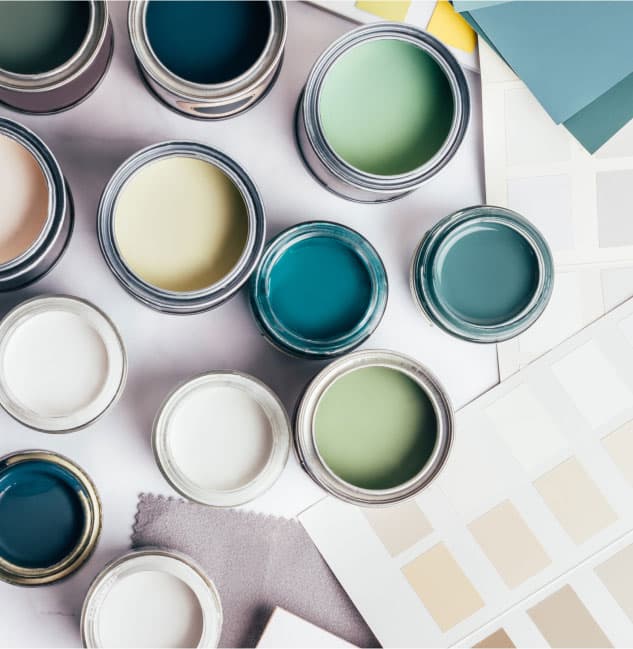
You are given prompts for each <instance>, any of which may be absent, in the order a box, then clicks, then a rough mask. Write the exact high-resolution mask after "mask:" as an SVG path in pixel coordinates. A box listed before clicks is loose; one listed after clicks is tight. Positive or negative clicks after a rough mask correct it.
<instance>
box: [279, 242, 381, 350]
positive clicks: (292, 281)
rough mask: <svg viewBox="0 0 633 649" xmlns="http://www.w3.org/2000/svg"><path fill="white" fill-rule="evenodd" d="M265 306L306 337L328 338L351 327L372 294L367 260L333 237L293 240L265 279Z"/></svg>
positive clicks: (356, 323)
mask: <svg viewBox="0 0 633 649" xmlns="http://www.w3.org/2000/svg"><path fill="white" fill-rule="evenodd" d="M269 287H270V288H269V299H270V306H271V309H272V311H273V313H274V314H275V316H276V317H277V318H278V319H279V321H280V322H281V323H282V324H283V326H284V327H285V328H287V329H289V330H291V331H292V332H294V333H296V334H298V335H299V336H301V337H303V338H306V339H316V340H327V339H332V338H338V337H340V336H343V335H345V334H347V333H349V332H350V331H352V330H353V329H354V328H355V327H356V326H357V325H358V324H359V323H360V322H361V321H362V319H363V317H364V316H365V314H366V313H367V310H368V308H369V305H370V301H371V298H372V280H371V277H370V275H369V272H368V271H367V268H366V264H365V263H364V262H363V260H361V258H360V257H359V256H358V255H357V254H356V253H355V252H354V251H353V250H352V249H351V248H350V247H349V246H348V245H346V244H345V243H343V242H341V241H340V240H338V239H336V238H334V237H323V236H321V237H319V236H314V237H309V238H307V239H300V240H298V241H297V242H295V243H294V244H292V245H291V246H290V247H289V248H288V249H287V250H286V251H285V252H284V253H283V254H282V255H281V256H280V257H279V258H278V259H277V260H276V261H275V264H274V266H273V267H272V269H271V272H270V279H269Z"/></svg>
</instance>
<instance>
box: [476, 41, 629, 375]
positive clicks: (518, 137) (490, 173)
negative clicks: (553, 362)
mask: <svg viewBox="0 0 633 649" xmlns="http://www.w3.org/2000/svg"><path fill="white" fill-rule="evenodd" d="M480 59H481V80H482V103H483V127H484V158H485V179H486V201H487V203H489V204H491V205H500V206H503V207H508V208H510V209H513V210H516V211H517V212H519V213H520V214H523V215H524V216H526V217H527V218H529V219H530V220H532V221H533V222H534V224H535V225H536V226H537V227H538V228H539V229H540V230H541V232H543V234H544V235H545V236H546V237H547V239H548V242H549V244H550V246H551V248H552V252H553V254H554V260H555V264H556V271H557V277H556V285H555V288H554V295H553V297H552V301H551V303H550V305H549V307H548V308H547V309H546V311H545V313H544V315H543V317H542V318H541V319H540V320H539V321H538V322H537V323H536V324H535V325H534V326H533V327H532V328H531V329H530V330H529V331H528V332H527V333H525V334H523V335H521V336H519V337H517V338H515V339H513V340H511V341H508V342H505V343H502V344H500V345H499V346H498V350H499V373H500V375H501V378H502V379H503V378H506V377H508V376H510V375H511V374H513V373H514V372H516V371H517V370H518V369H519V368H521V367H523V366H524V365H526V364H527V363H529V362H530V361H532V360H534V359H535V358H538V357H539V356H540V355H541V354H543V353H544V352H546V351H547V350H548V349H551V348H553V347H554V346H555V345H557V344H558V343H560V342H562V341H563V340H565V338H567V337H568V336H570V335H572V334H573V333H575V332H576V331H578V330H580V329H581V328H582V327H583V326H585V325H587V324H589V323H590V322H592V321H593V320H594V319H595V318H597V317H599V316H600V315H602V314H603V313H605V312H606V311H608V310H609V309H611V308H613V306H615V305H616V304H619V303H620V302H621V301H622V300H624V299H626V298H628V297H630V294H631V293H630V289H629V288H627V287H628V286H630V280H631V277H632V276H633V227H632V226H631V223H630V221H629V219H626V218H622V217H623V214H622V211H621V208H620V207H619V206H620V205H623V204H626V203H627V202H630V199H631V192H632V191H633V190H632V189H631V188H632V187H633V183H632V182H631V181H632V180H633V123H630V124H628V125H627V126H626V127H624V128H623V129H622V130H621V131H620V132H619V133H618V134H617V135H615V136H614V137H613V138H612V139H611V140H610V141H609V142H607V143H606V144H605V145H604V146H603V147H602V148H601V149H600V150H599V151H598V152H596V153H595V154H594V155H593V156H591V155H589V154H588V153H587V152H586V151H585V150H584V149H583V148H582V147H581V146H580V145H579V144H578V143H577V142H576V141H575V140H574V138H573V137H572V136H570V135H569V133H567V131H566V130H565V128H564V127H563V126H560V125H556V124H554V122H553V121H552V120H551V119H550V117H549V116H548V115H547V113H546V112H545V110H544V109H543V108H542V107H541V106H540V105H539V103H538V102H537V101H536V99H535V98H534V97H533V96H532V94H531V93H530V91H529V90H528V89H527V88H526V87H525V85H524V84H523V83H522V82H521V81H520V80H519V79H518V78H517V77H516V76H515V75H514V73H513V72H512V71H511V70H510V69H509V68H508V67H507V66H506V65H505V63H503V61H501V59H500V58H499V57H498V56H497V55H496V54H495V53H494V52H493V51H492V49H491V48H490V47H489V46H488V45H487V44H485V43H483V42H482V43H480Z"/></svg>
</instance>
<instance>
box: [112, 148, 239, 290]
mask: <svg viewBox="0 0 633 649" xmlns="http://www.w3.org/2000/svg"><path fill="white" fill-rule="evenodd" d="M114 234H115V238H116V244H117V247H118V249H119V252H120V254H121V256H122V258H123V260H124V261H125V263H126V264H127V266H128V267H129V268H130V270H132V272H134V273H135V274H136V275H137V276H138V277H140V278H141V279H142V280H144V281H145V282H147V283H148V284H151V285H153V286H156V287H158V288H161V289H165V290H169V291H178V292H182V291H195V290H200V289H203V288H207V287H209V286H211V285H212V284H215V283H216V282H217V281H218V280H220V279H222V278H223V277H225V276H226V275H227V274H228V273H229V272H230V271H231V270H232V269H233V268H234V266H235V264H236V263H237V261H238V259H239V258H240V256H241V255H242V252H243V251H244V247H245V245H246V239H247V234H248V213H247V209H246V205H245V203H244V199H243V198H242V195H241V194H240V191H239V190H238V188H237V187H236V186H235V184H234V183H233V181H232V180H231V179H230V178H228V176H227V175H226V174H225V173H224V172H223V171H222V170H220V169H219V168H218V167H216V166H214V165H212V164H210V163H208V162H205V161H203V160H197V159H195V158H190V157H186V156H173V157H169V158H163V159H161V160H157V161H156V162H152V163H150V164H148V165H146V166H144V167H142V168H141V169H140V170H139V171H137V172H136V173H135V174H134V175H133V176H132V177H131V178H130V179H129V180H128V181H127V182H126V183H125V185H124V186H123V188H122V190H121V193H120V194H119V197H118V199H117V202H116V205H115V209H114Z"/></svg>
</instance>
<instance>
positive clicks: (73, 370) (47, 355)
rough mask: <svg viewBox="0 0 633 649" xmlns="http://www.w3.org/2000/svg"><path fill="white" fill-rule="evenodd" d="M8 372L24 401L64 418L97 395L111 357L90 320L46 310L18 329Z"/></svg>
mask: <svg viewBox="0 0 633 649" xmlns="http://www.w3.org/2000/svg"><path fill="white" fill-rule="evenodd" d="M3 371H4V376H5V380H6V382H7V385H8V386H9V389H10V390H11V392H12V394H13V396H14V397H15V399H16V400H17V401H18V402H19V403H21V404H22V405H23V406H24V407H26V408H28V409H29V410H34V411H35V412H38V413H40V414H41V415H43V416H45V417H60V416H64V415H67V414H69V413H71V412H75V411H77V410H80V409H81V408H85V407H86V406H87V405H88V404H89V403H90V402H91V401H93V400H94V399H95V398H96V397H98V395H99V393H100V392H101V390H102V389H103V386H104V384H105V382H106V380H107V376H108V356H107V352H106V349H105V345H104V344H103V340H102V339H101V337H100V336H99V334H98V333H97V332H96V331H95V329H94V328H93V327H92V325H91V324H90V323H88V322H85V321H84V320H83V319H82V318H81V317H80V316H77V315H75V314H73V313H67V312H65V311H46V312H43V313H38V314H37V315H34V316H32V317H30V318H28V319H26V320H25V321H24V322H23V323H22V324H20V325H19V326H18V327H17V328H16V330H15V331H14V332H13V334H12V335H11V338H10V339H9V342H8V344H7V348H6V351H5V354H4V367H3Z"/></svg>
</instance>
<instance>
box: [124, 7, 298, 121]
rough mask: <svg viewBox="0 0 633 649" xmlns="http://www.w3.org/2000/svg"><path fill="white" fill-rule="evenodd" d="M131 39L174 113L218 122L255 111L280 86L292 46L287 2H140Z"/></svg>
mask: <svg viewBox="0 0 633 649" xmlns="http://www.w3.org/2000/svg"><path fill="white" fill-rule="evenodd" d="M128 28H129V32H130V40H131V43H132V47H133V48H134V53H135V55H136V59H137V62H138V64H139V68H140V70H141V72H142V74H143V76H144V78H145V80H146V81H147V84H148V85H149V87H150V89H151V90H153V91H154V93H155V94H156V95H157V96H158V97H159V98H160V99H161V100H162V101H164V102H165V103H166V104H167V105H168V106H170V107H171V108H173V109H175V110H177V111H179V112H182V113H185V114H187V115H189V116H192V117H198V118H202V119H218V118H223V117H230V116H232V115H235V114H237V113H240V112H242V111H244V110H246V109H247V108H250V107H251V106H253V105H254V104H255V103H257V102H258V101H259V100H260V99H262V98H263V97H264V96H265V94H266V93H267V92H268V90H269V89H270V88H271V87H272V84H273V83H274V81H275V79H276V77H277V74H278V72H279V69H280V66H281V59H282V56H283V50H284V46H285V42H286V6H285V3H284V2H276V1H272V0H252V1H249V2H231V1H225V0H139V1H137V2H131V3H130V8H129V13H128Z"/></svg>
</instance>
